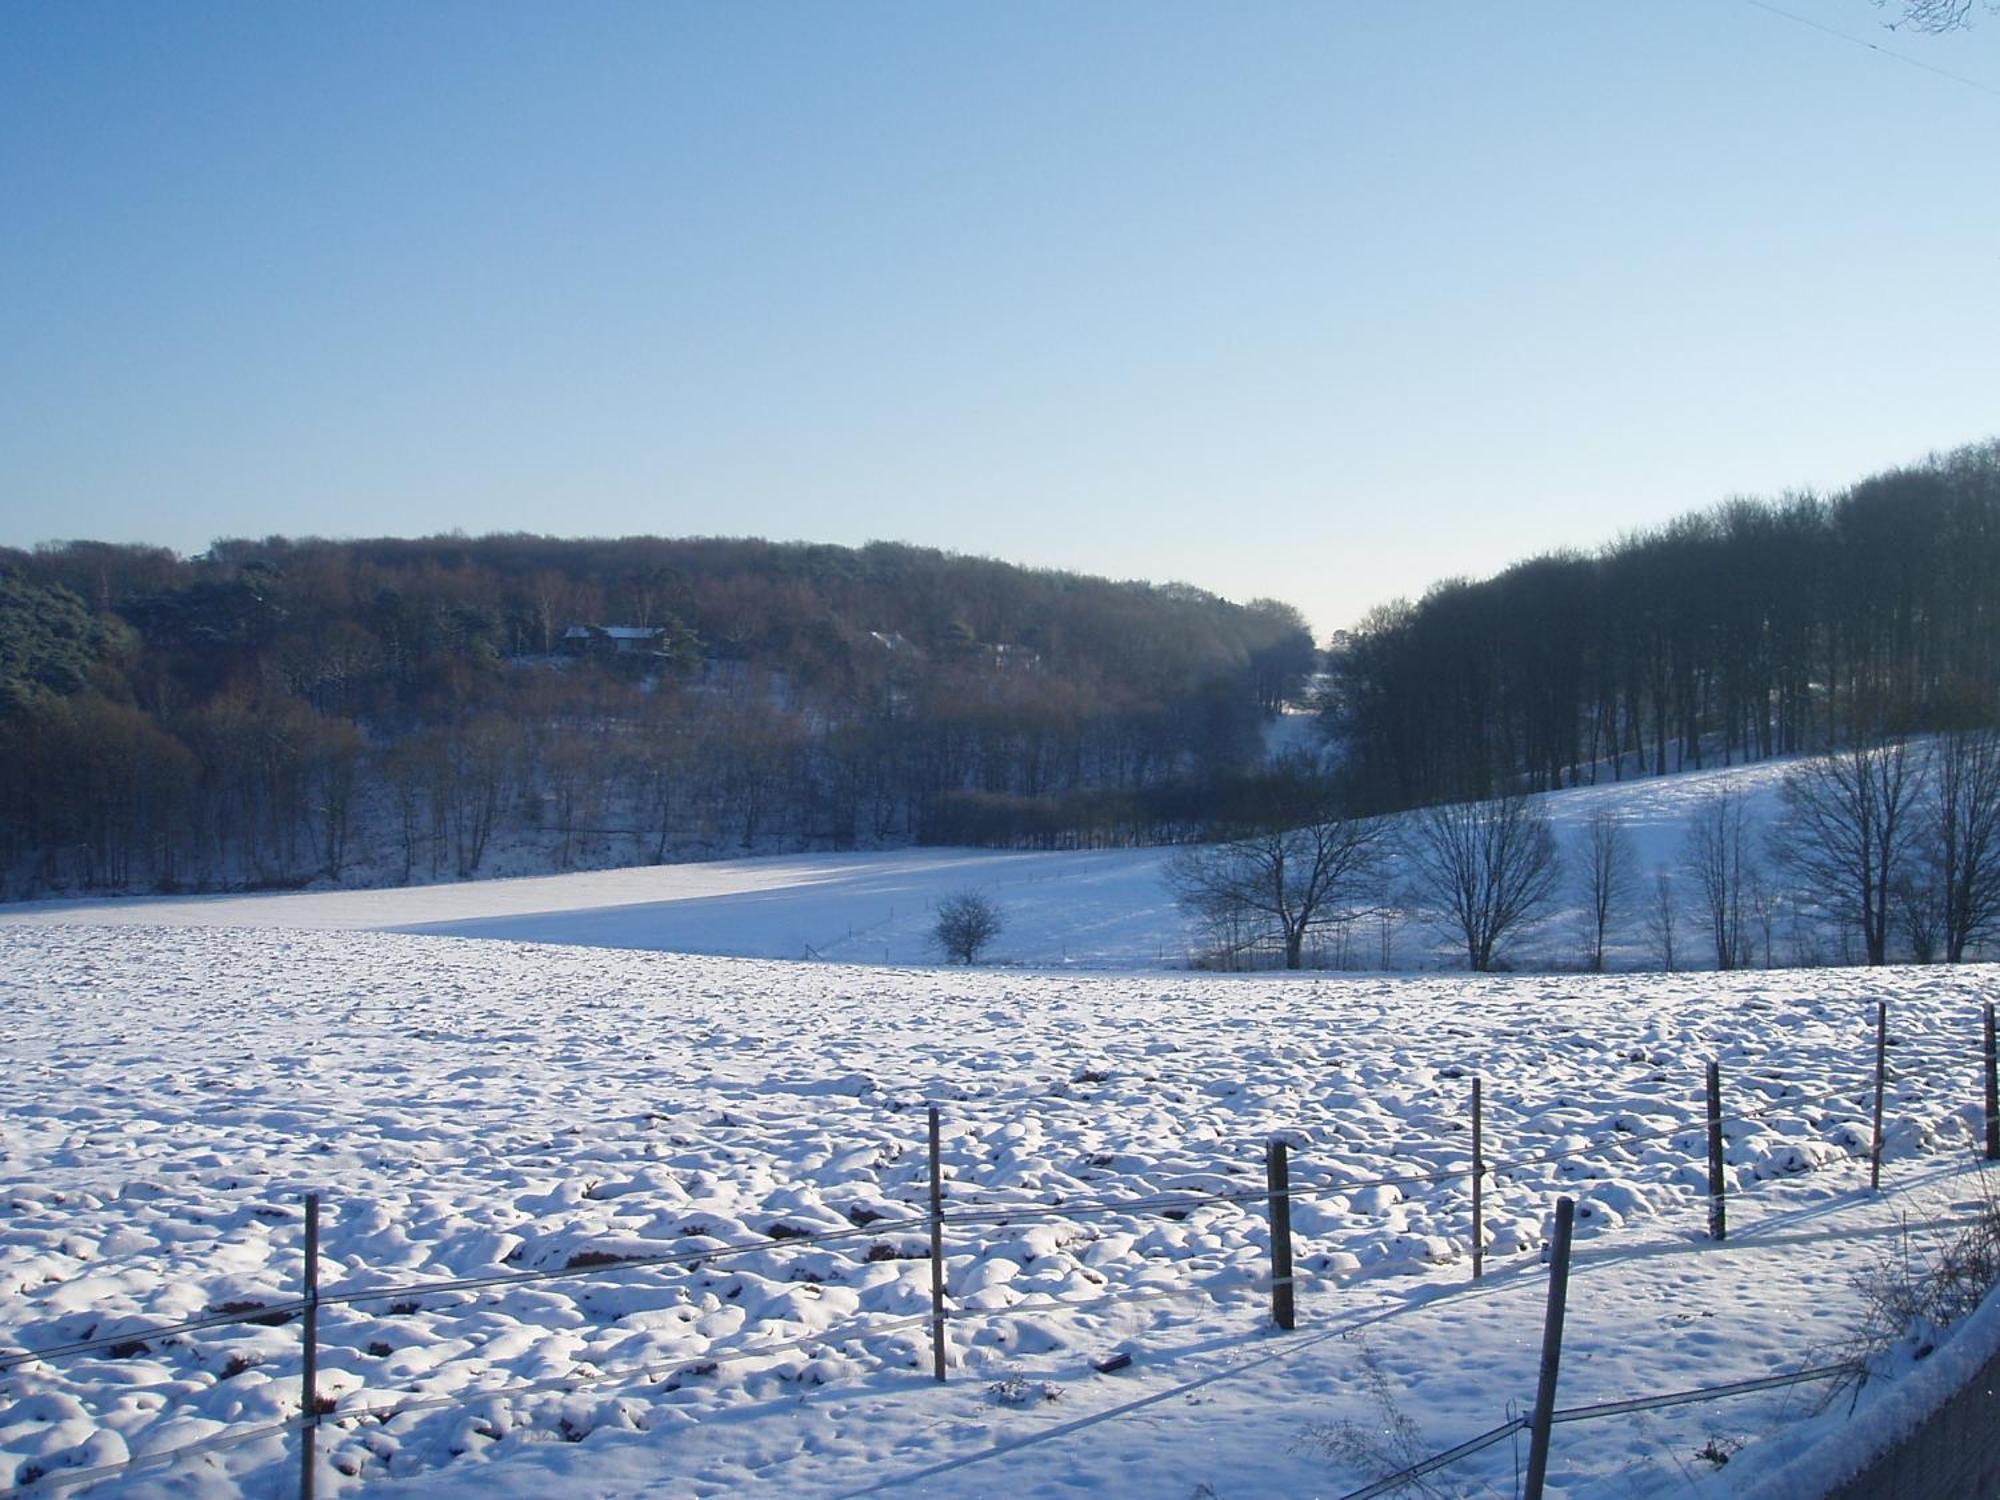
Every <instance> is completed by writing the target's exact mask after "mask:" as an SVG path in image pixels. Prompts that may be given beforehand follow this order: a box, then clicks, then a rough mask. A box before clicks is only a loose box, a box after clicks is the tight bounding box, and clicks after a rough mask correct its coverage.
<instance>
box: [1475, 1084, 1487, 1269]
mask: <svg viewBox="0 0 2000 1500" xmlns="http://www.w3.org/2000/svg"><path fill="white" fill-rule="evenodd" d="M1480 1102H1481V1101H1480V1089H1479V1080H1478V1079H1477V1078H1475V1079H1473V1080H1472V1279H1473V1280H1474V1281H1477V1280H1479V1278H1480V1277H1482V1276H1484V1275H1485V1274H1486V1198H1485V1192H1486V1137H1485V1133H1484V1121H1483V1118H1482V1113H1483V1112H1482V1110H1481V1108H1480Z"/></svg>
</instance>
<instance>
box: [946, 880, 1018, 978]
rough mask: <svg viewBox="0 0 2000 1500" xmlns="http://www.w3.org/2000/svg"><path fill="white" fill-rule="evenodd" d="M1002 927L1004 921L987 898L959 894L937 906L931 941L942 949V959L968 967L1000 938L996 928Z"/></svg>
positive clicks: (976, 893) (996, 908) (998, 909)
mask: <svg viewBox="0 0 2000 1500" xmlns="http://www.w3.org/2000/svg"><path fill="white" fill-rule="evenodd" d="M1004 926H1006V920H1005V919H1004V918H1003V917H1002V916H1001V914H1000V908H999V907H998V906H996V905H994V903H993V901H992V899H991V898H990V897H988V896H984V895H981V894H980V893H979V892H978V891H960V892H959V893H958V894H957V895H955V896H947V897H945V898H944V900H942V901H940V902H939V903H938V908H937V922H936V923H935V925H933V926H932V928H931V940H932V941H933V942H935V943H936V944H937V945H938V947H939V948H940V949H942V950H943V952H944V956H945V957H946V958H948V959H951V960H953V961H954V962H956V963H962V964H970V963H975V962H977V961H978V959H979V955H980V954H981V953H983V952H984V951H985V950H986V947H987V945H988V944H990V943H991V942H992V941H993V940H994V939H995V938H997V937H998V936H1000V929H1001V928H1002V927H1004Z"/></svg>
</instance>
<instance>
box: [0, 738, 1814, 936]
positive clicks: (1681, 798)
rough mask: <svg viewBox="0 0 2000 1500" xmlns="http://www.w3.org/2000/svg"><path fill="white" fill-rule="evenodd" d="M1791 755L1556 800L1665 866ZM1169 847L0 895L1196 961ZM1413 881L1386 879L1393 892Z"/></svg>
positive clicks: (365, 923)
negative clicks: (960, 920) (953, 913)
mask: <svg viewBox="0 0 2000 1500" xmlns="http://www.w3.org/2000/svg"><path fill="white" fill-rule="evenodd" d="M1785 769H1786V763H1783V762H1763V763H1760V764H1758V765H1754V766H1745V767H1737V768H1735V769H1731V770H1719V771H1699V772H1691V773H1689V774H1686V775H1682V776H1672V777H1661V778H1655V779H1647V780H1639V781H1627V782H1623V783H1615V784H1606V785H1603V786H1596V787H1580V788H1576V789H1574V790H1570V791H1564V792H1557V793H1550V794H1548V795H1546V796H1545V797H1544V798H1542V799H1541V800H1542V802H1543V803H1544V805H1545V806H1546V807H1547V809H1548V811H1549V814H1550V816H1551V818H1552V819H1553V821H1554V823H1555V827H1556V833H1557V837H1558V838H1559V839H1561V840H1563V841H1564V843H1565V844H1567V842H1568V841H1569V839H1570V838H1571V837H1572V836H1573V834H1574V831H1575V830H1576V829H1577V828H1579V827H1581V826H1582V824H1583V823H1584V822H1585V821H1586V820H1587V819H1588V818H1589V817H1590V816H1591V815H1592V813H1593V812H1595V811H1597V810H1599V809H1601V808H1614V809H1616V810H1617V811H1618V812H1619V813H1620V814H1621V815H1622V816H1623V817H1624V818H1625V819H1626V820H1627V827H1628V829H1629V831H1630V834H1631V839H1632V846H1633V852H1634V856H1635V863H1636V866H1637V868H1638V869H1639V870H1641V871H1643V872H1650V871H1652V870H1653V869H1654V868H1655V867H1656V866H1660V865H1671V864H1672V863H1673V861H1674V860H1675V859H1676V858H1677V856H1678V854H1679V850H1680V845H1681V840H1682V838H1683V836H1684V833H1685V829H1686V825H1687V819H1688V817H1689V815H1690V813H1691V812H1692V811H1693V810H1694V809H1695V808H1696V807H1697V806H1699V804H1700V803H1701V801H1702V799H1703V798H1705V797H1707V796H1709V795H1711V794H1713V793H1714V792H1716V791H1718V790H1720V789H1722V788H1724V787H1727V788H1730V789H1732V790H1734V791H1737V792H1740V793H1742V794H1743V795H1744V796H1745V797H1746V799H1747V801H1748V804H1749V806H1750V807H1751V809H1752V811H1753V814H1754V815H1755V816H1756V817H1758V818H1760V819H1767V818H1769V817H1770V816H1771V815H1772V814H1773V813H1774V812H1775V810H1776V803H1777V784H1778V780H1779V778H1780V777H1781V776H1782V775H1783V773H1784V771H1785ZM1171 857H1172V851H1171V850H1168V849H1157V848H1155V849H1120V850H1102V851H1098V850H1092V851H1078V852H1065V853H1005V852H995V851H992V850H981V849H908V850H900V851H894V852H887V853H863V854H822V855H783V856H774V857H765V858H756V859H740V860H726V861H718V862H715V863H709V864H686V865H658V866H641V867H636V868H632V869H623V870H601V871H590V872H584V873H578V874H571V875H549V876H528V877H522V878H518V879H508V880H481V881H467V882H461V883H458V884H449V885H428V886H412V887H407V888H400V889H388V890H360V891H345V890H333V891H313V892H304V893H300V894H287V895H259V896H200V897H186V898H173V897H164V898H140V899H129V898H128V899H119V900H94V901H61V902H31V903H24V904H15V905H8V906H0V927H4V926H7V925H16V924H45V923H81V924H86V925H90V926H102V925H106V924H112V923H127V924H137V925H143V926H154V927H182V926H195V927H259V928H273V927H278V928H292V929H311V930H317V931H352V930H364V931H378V932H386V931H402V932H417V933H427V934H433V935H439V936H454V937H478V938H498V939H505V940H509V941H514V942H541V943H565V944H576V945H581V946H585V947H597V948H631V949H642V950H649V951H655V952H674V953H707V954H719V955H733V956H737V957H742V958H789V959H829V960H835V961H839V962H844V963H863V964H923V963H934V962H936V961H937V959H938V953H937V950H936V948H935V947H934V946H933V944H932V942H931V927H932V924H933V922H934V920H935V908H936V905H937V903H938V902H939V901H940V900H941V899H943V898H944V897H947V896H950V895H953V894H955V893H957V892H960V891H965V890H976V891H979V892H982V893H984V894H986V895H987V896H989V897H991V898H992V899H993V900H994V901H995V902H996V903H997V904H998V905H999V907H1000V909H1001V913H1002V915H1003V917H1004V919H1005V922H1006V927H1005V929H1004V930H1003V931H1002V933H1001V935H1000V937H999V939H998V940H997V941H996V942H995V943H994V944H993V946H992V948H991V949H990V950H989V952H988V954H987V961H988V962H992V963H1002V964H1013V965H1019V966H1024V967H1029V968H1044V969H1047V968H1103V969H1135V968H1147V969H1153V968H1180V967H1184V966H1186V965H1187V963H1188V961H1189V959H1190V958H1191V957H1192V949H1191V946H1190V945H1191V938H1190V936H1189V934H1188V931H1187V929H1186V925H1185V923H1184V921H1183V918H1182V914H1181V912H1180V911H1179V910H1178V909H1177V908H1176V906H1175V905H1174V902H1173V899H1172V897H1171V895H1170V894H1169V892H1168V891H1167V889H1166V886H1165V884H1164V883H1163V881H1162V879H1161V876H1162V872H1163V869H1164V866H1165V864H1166V862H1167V860H1168V859H1170V858H1171ZM1401 884H1402V882H1401V880H1400V879H1399V878H1398V875H1397V872H1395V871H1393V870H1392V871H1390V872H1389V873H1388V875H1386V876H1385V878H1384V880H1383V892H1382V899H1384V900H1393V899H1395V898H1396V893H1397V891H1398V889H1399V887H1400V885H1401ZM1632 906H1633V910H1632V911H1630V912H1628V913H1627V914H1626V915H1627V920H1626V921H1625V922H1624V923H1622V924H1621V926H1622V927H1623V928H1626V929H1629V930H1626V931H1624V932H1622V934H1621V937H1620V940H1619V941H1616V942H1614V944H1613V948H1612V951H1613V957H1614V959H1615V960H1617V961H1618V962H1620V963H1621V964H1626V965H1641V964H1644V963H1645V962H1646V961H1647V954H1646V952H1645V951H1644V950H1643V945H1642V944H1641V943H1640V941H1639V935H1638V927H1639V923H1638V922H1637V920H1636V917H1637V910H1636V909H1637V906H1638V901H1637V898H1636V897H1635V898H1634V900H1633V902H1632ZM1573 928H1574V922H1573V920H1572V919H1571V918H1570V917H1568V916H1566V915H1560V914H1559V915H1556V916H1553V917H1551V919H1550V920H1549V921H1547V922H1545V923H1544V924H1542V928H1541V930H1540V931H1539V932H1538V933H1537V934H1535V935H1533V936H1531V937H1529V938H1527V939H1525V940H1524V941H1523V942H1522V943H1521V944H1519V945H1518V953H1517V955H1516V956H1517V960H1518V961H1519V962H1520V963H1521V964H1522V966H1523V967H1540V966H1544V965H1547V964H1554V965H1556V966H1559V967H1568V966H1573V965H1574V962H1575V958H1576V949H1577V944H1576V942H1575V940H1574V933H1573ZM1356 953H1357V958H1358V962H1357V965H1356V966H1357V967H1380V965H1379V962H1378V961H1377V956H1376V955H1377V950H1376V947H1375V944H1374V940H1373V938H1372V936H1370V935H1367V934H1363V935H1361V936H1359V937H1357V940H1356ZM1461 961H1462V960H1461V959H1460V957H1459V950H1458V949H1457V947H1456V945H1455V944H1453V943H1452V942H1450V941H1449V940H1440V939H1439V937H1438V935H1437V934H1436V933H1435V932H1434V931H1433V930H1432V929H1431V928H1430V927H1429V926H1428V925H1427V924H1425V923H1423V922H1421V921H1418V920H1415V919H1410V920H1407V921H1405V922H1404V923H1403V924H1402V930H1401V932H1400V933H1399V935H1398V937H1397V939H1396V943H1395V951H1394V954H1393V956H1392V961H1391V965H1390V966H1391V967H1394V968H1435V967H1453V966H1456V965H1457V964H1458V963H1460V962H1461Z"/></svg>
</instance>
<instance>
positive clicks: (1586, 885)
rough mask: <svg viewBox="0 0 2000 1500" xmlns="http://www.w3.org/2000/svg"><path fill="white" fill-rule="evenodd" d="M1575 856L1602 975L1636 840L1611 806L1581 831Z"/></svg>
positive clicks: (1596, 967) (1593, 956) (1594, 968)
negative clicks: (1605, 947)
mask: <svg viewBox="0 0 2000 1500" xmlns="http://www.w3.org/2000/svg"><path fill="white" fill-rule="evenodd" d="M1571 857H1572V858H1573V859H1575V861H1576V863H1577V866H1578V868H1579V869H1580V870H1581V871H1582V876H1581V881H1582V885H1583V914H1584V924H1585V931H1586V934H1587V936H1588V939H1589V948H1588V956H1589V959H1590V972H1591V973H1593V974H1602V973H1603V972H1604V939H1605V935H1606V934H1607V933H1608V932H1609V931H1610V930H1611V920H1612V917H1613V915H1614V914H1615V913H1616V912H1617V911H1618V909H1619V908H1620V907H1621V906H1623V905H1624V904H1625V899H1626V896H1627V894H1628V892H1629V891H1630V890H1631V886H1632V840H1631V837H1630V835H1628V834H1627V833H1626V831H1625V820H1624V819H1623V818H1621V817H1619V816H1618V814H1617V813H1615V812H1613V811H1612V810H1611V809H1610V808H1608V807H1600V808H1598V809H1597V811H1595V812H1593V813H1592V814H1591V815H1590V817H1589V819H1588V821H1586V822H1585V823H1584V825H1583V827H1582V828H1580V829H1578V830H1577V835H1576V845H1575V848H1574V849H1573V850H1572V851H1571Z"/></svg>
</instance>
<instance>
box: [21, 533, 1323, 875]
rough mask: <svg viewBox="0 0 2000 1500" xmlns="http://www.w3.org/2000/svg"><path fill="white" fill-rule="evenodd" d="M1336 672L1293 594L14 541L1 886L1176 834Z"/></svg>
mask: <svg viewBox="0 0 2000 1500" xmlns="http://www.w3.org/2000/svg"><path fill="white" fill-rule="evenodd" d="M592 627H612V629H611V630H609V631H607V630H605V629H602V628H598V629H592ZM579 632H580V633H579ZM1312 663H1313V647H1312V641H1311V638H1310V636H1309V635H1308V633H1307V631H1306V629H1305V626H1304V623H1303V621H1302V620H1301V618H1300V617H1299V615H1298V613H1297V612H1296V611H1295V610H1293V609H1291V608H1290V607H1289V606H1286V605H1282V604H1278V603H1275V602H1273V601H1258V602H1256V603H1253V604H1251V605H1248V606H1239V605H1235V604H1232V603H1229V602H1228V601H1225V600H1222V599H1219V598H1216V597H1214V596H1212V595H1209V594H1206V593H1203V592H1201V591H1199V590H1196V589H1192V588H1188V587H1185V586H1180V585H1168V586H1164V587H1154V586H1150V585H1145V584H1136V583H1112V582H1108V581H1105V580H1101V579H1094V578H1085V577H1079V576H1075V575H1071V574H1065V573H1055V572H1044V571H1031V570H1027V569H1022V568H1016V567H1011V566H1008V565H1005V564H1002V563H998V562H993V561H990V560H986V559H980V558H967V557H956V556H951V555H947V554H944V553H940V552H936V551H930V550H924V549H919V548H913V547H906V546H896V545H886V544H875V545H870V546H867V547H864V548H861V549H858V550H856V549H849V548H843V547H831V546H804V545H778V544H772V543H766V542H759V541H737V540H685V541H670V540H662V539H656V538H635V539H627V540H620V541H560V540H554V539H550V538H544V537H530V536H493V537H484V538H479V539H470V540H469V539H465V538H459V537H452V538H432V539H428V540H420V541H397V540H384V541H356V542H331V541H320V540H300V541H288V540H284V539H281V538H272V539H268V540H265V541H257V542H251V541H231V542H224V543H218V544H217V545H216V546H215V547H214V548H212V549H211V550H210V551H209V552H208V553H207V554H205V555H203V556H201V557H198V558H193V559H184V558H181V557H178V556H176V555H175V554H173V553H171V552H168V551H165V550H162V549H157V548H146V547H128V546H113V545H107V544H102V543H92V542H74V543H67V544H63V545H59V546H52V547H44V548H41V549H38V550H36V551H34V552H32V553H27V552H0V877H4V879H5V883H6V889H7V892H8V893H9V894H18V893H22V892H33V891H46V890H60V889H67V888H94V889H140V888H163V889H198V888H205V887H218V886H243V885H249V886H280V885H288V884H297V883H302V882H304V881H306V880H309V879H312V878H315V877H322V876H323V877H328V878H334V879H339V878H342V877H343V876H347V877H349V878H353V876H355V875H356V874H361V875H364V876H366V877H367V878H379V879H388V880H395V879H398V878H401V879H410V878H426V877H434V876H471V875H475V874H478V873H481V872H482V871H484V870H490V869H491V867H492V859H493V856H494V855H495V853H496V851H498V850H499V849H501V848H502V847H512V846H518V845H519V844H520V843H521V842H522V841H523V840H526V841H527V842H528V843H529V844H530V845H531V848H532V853H531V854H530V855H529V856H528V858H527V859H526V861H525V863H528V864H531V865H532V864H541V865H543V866H544V867H546V866H550V865H552V866H554V867H555V868H570V867H574V866H576V865H579V864H585V863H594V864H604V863H628V862H633V861H644V860H648V859H666V858H669V857H675V856H683V855H687V854H698V853H704V852H729V851H739V850H742V849H746V848H771V847H828V848H850V847H854V846H857V845H869V844H893V843H904V842H910V841H919V842H923V841H929V842H980V843H989V844H999V845H1016V844H1018V845H1034V846H1042V847H1057V846H1067V845H1076V844H1092V843H1097V844H1101V843H1112V842H1127V841H1140V840H1145V841H1151V840H1159V839H1165V838H1176V837H1187V836H1190V835H1191V834H1193V833H1195V832H1198V831H1200V830H1201V829H1202V828H1203V827H1204V826H1205V825H1206V822H1207V820H1208V819H1209V818H1210V817H1212V816H1214V815H1215V813H1216V810H1217V809H1218V808H1226V807H1228V806H1229V805H1230V803H1231V801H1232V800H1233V799H1234V798H1236V797H1237V796H1239V795H1248V794H1251V793H1245V792H1244V790H1243V789H1244V788H1246V787H1251V788H1254V783H1255V781H1256V778H1257V776H1258V774H1259V772H1258V767H1259V766H1260V764H1261V746H1262V741H1261V724H1262V721H1263V719H1264V717H1265V716H1266V715H1267V714H1269V713H1271V712H1273V711H1275V709H1276V707H1277V706H1278V704H1279V703H1280V701H1281V700H1282V699H1284V698H1285V697H1286V696H1288V695H1290V694H1292V693H1294V692H1295V691H1296V690H1297V689H1298V687H1299V685H1300V683H1301V681H1302V679H1303V678H1304V676H1305V674H1306V673H1307V672H1308V671H1309V670H1310V668H1311V666H1312Z"/></svg>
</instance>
